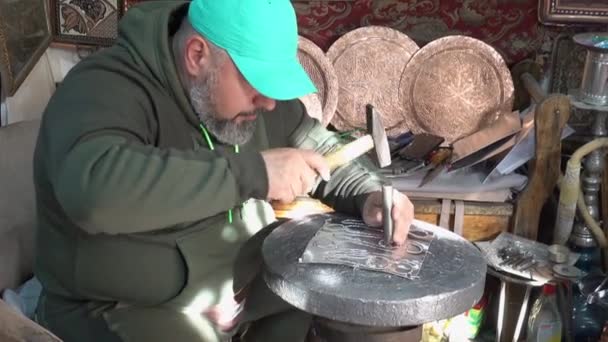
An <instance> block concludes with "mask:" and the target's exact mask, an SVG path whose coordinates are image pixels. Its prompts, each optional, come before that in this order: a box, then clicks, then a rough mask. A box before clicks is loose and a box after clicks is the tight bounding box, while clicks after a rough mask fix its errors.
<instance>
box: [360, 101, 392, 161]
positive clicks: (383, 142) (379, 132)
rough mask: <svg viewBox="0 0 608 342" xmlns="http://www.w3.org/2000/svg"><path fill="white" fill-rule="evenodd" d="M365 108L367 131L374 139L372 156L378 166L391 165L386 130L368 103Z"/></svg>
mask: <svg viewBox="0 0 608 342" xmlns="http://www.w3.org/2000/svg"><path fill="white" fill-rule="evenodd" d="M365 109H366V111H365V114H366V115H365V119H366V122H367V133H368V134H369V135H370V136H371V137H372V140H373V141H374V156H375V157H376V159H377V162H378V165H379V166H380V167H385V166H389V165H391V150H390V147H389V146H388V137H387V136H386V130H385V129H384V126H383V125H382V120H381V119H380V115H378V113H377V112H376V110H375V109H374V106H372V105H371V104H368V105H367V106H366V108H365Z"/></svg>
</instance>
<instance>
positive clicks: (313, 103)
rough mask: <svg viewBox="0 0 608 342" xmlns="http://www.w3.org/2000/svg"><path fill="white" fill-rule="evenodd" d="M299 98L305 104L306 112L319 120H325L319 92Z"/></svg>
mask: <svg viewBox="0 0 608 342" xmlns="http://www.w3.org/2000/svg"><path fill="white" fill-rule="evenodd" d="M298 100H300V102H302V105H304V108H305V109H306V113H307V114H308V115H309V116H310V117H312V118H315V119H317V120H319V122H323V105H322V104H321V100H319V96H318V95H317V93H312V94H307V95H304V96H301V97H299V98H298ZM325 125H327V124H325Z"/></svg>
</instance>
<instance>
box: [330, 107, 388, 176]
mask: <svg viewBox="0 0 608 342" xmlns="http://www.w3.org/2000/svg"><path fill="white" fill-rule="evenodd" d="M365 118H366V122H367V134H366V135H364V136H362V137H360V138H358V139H357V140H355V141H352V142H350V143H348V144H346V145H344V146H342V147H341V148H339V149H337V150H336V151H333V152H330V153H328V154H326V155H325V161H327V164H329V170H330V171H334V170H335V169H337V168H338V167H340V166H342V165H345V164H348V163H349V162H351V161H353V160H355V159H356V158H357V157H359V156H361V155H363V154H365V153H366V152H368V151H370V150H372V149H373V150H374V152H375V153H374V156H375V157H376V161H377V162H378V165H379V166H380V167H385V166H388V165H390V164H391V151H390V148H389V146H388V138H387V136H386V131H385V130H384V126H383V125H382V121H381V120H380V117H379V116H378V114H377V113H376V112H375V110H374V106H372V105H371V104H368V105H367V106H366V108H365Z"/></svg>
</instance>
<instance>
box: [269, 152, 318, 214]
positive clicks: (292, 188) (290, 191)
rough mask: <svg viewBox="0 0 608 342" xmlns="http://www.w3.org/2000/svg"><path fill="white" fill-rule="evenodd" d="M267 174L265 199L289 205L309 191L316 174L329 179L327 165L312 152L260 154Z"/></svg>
mask: <svg viewBox="0 0 608 342" xmlns="http://www.w3.org/2000/svg"><path fill="white" fill-rule="evenodd" d="M262 157H263V158H264V163H265V164H266V172H267V174H268V196H267V197H268V200H270V201H279V202H282V203H291V202H293V201H294V200H295V198H296V196H300V195H304V194H307V193H308V192H310V190H311V189H312V187H313V185H314V183H315V180H316V178H317V177H318V176H319V175H320V176H321V178H323V179H324V180H326V181H327V180H329V166H328V165H327V162H326V161H325V159H324V158H323V156H322V155H321V154H319V153H317V152H315V151H311V150H302V149H296V148H276V149H270V150H266V151H263V152H262Z"/></svg>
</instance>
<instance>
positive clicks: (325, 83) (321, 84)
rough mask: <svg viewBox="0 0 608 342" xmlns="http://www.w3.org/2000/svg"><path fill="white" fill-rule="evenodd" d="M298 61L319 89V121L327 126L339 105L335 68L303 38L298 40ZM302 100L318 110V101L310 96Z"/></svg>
mask: <svg viewBox="0 0 608 342" xmlns="http://www.w3.org/2000/svg"><path fill="white" fill-rule="evenodd" d="M298 59H299V60H300V64H302V66H303V67H304V70H306V72H307V73H308V76H310V79H311V80H312V82H313V83H314V84H315V86H316V87H317V93H316V94H317V99H316V100H318V101H320V102H321V108H322V116H320V117H317V119H319V121H321V122H322V123H323V124H324V125H326V126H327V125H328V124H329V122H330V121H331V119H332V117H333V116H334V113H335V112H336V107H337V105H338V78H337V76H336V72H335V70H334V66H333V65H332V64H331V62H330V61H329V59H328V58H327V56H325V53H324V52H323V50H321V48H320V47H318V46H317V45H316V44H315V43H313V42H312V41H310V40H308V39H306V38H304V37H302V36H300V37H299V40H298ZM300 100H301V101H302V102H303V103H304V105H305V106H306V105H307V104H309V105H311V104H312V105H313V106H314V107H315V108H314V110H315V111H316V110H317V108H316V105H317V104H316V103H314V102H315V101H316V100H315V99H311V98H310V96H309V97H308V98H306V99H302V98H301V99H300ZM308 108H309V107H307V109H308ZM309 114H310V111H309ZM311 116H313V117H315V116H318V113H313V115H311Z"/></svg>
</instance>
